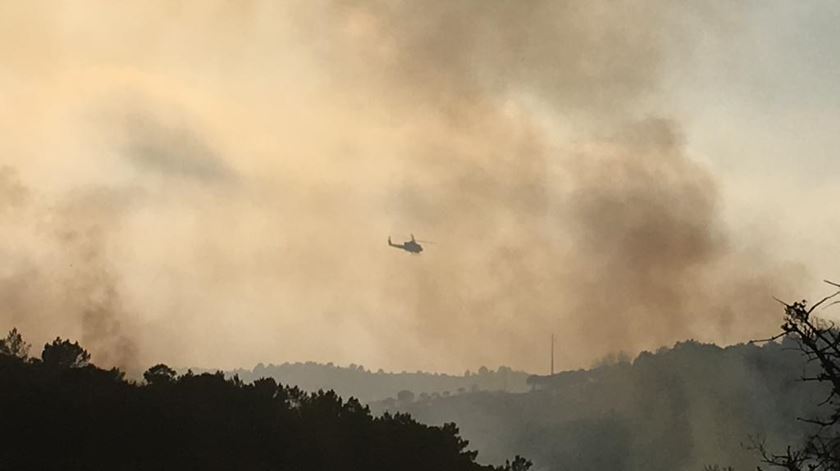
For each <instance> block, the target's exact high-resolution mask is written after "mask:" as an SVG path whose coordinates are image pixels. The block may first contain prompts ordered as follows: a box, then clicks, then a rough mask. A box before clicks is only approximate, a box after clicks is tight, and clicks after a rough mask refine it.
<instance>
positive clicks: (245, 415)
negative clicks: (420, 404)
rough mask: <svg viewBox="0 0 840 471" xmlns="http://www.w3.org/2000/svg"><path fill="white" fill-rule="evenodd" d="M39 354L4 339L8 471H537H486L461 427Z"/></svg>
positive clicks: (292, 390)
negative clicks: (129, 376) (132, 377)
mask: <svg viewBox="0 0 840 471" xmlns="http://www.w3.org/2000/svg"><path fill="white" fill-rule="evenodd" d="M27 350H28V349H27V348H26V345H25V343H24V342H22V340H21V337H20V336H19V335H18V334H17V332H16V331H12V332H11V333H10V334H9V336H8V337H7V338H6V339H0V421H1V422H0V424H2V426H0V471H26V470H39V471H42V470H62V471H66V470H104V469H107V470H150V469H159V470H199V469H200V470H260V471H265V470H300V471H307V470H311V471H323V470H331V471H332V470H335V471H340V470H407V471H410V470H416V471H421V470H423V471H426V470H432V469H433V470H451V471H480V470H484V471H491V470H495V471H505V470H506V471H524V470H526V469H527V468H528V465H527V462H526V461H525V460H523V459H516V460H514V461H513V462H512V463H510V464H506V465H505V466H503V467H499V468H494V467H489V466H482V465H479V464H477V463H476V461H475V458H476V453H475V452H474V451H469V449H468V448H467V442H466V441H465V440H463V439H462V438H461V437H460V436H459V434H458V429H457V427H456V426H455V425H454V424H447V425H444V426H441V427H433V426H427V425H423V424H420V423H418V422H416V421H414V420H413V419H412V418H411V417H409V416H407V415H401V414H395V415H390V414H386V415H383V416H380V417H374V416H372V415H371V413H370V411H369V409H368V408H367V407H366V406H364V405H362V404H360V403H359V402H358V401H357V400H355V399H348V400H343V399H342V398H340V397H339V396H337V395H336V394H335V393H333V392H318V393H313V394H310V393H306V392H303V391H301V390H300V389H299V388H297V387H291V386H284V385H278V384H277V383H276V382H275V381H274V380H273V379H262V380H258V381H255V382H253V383H244V382H242V381H239V380H236V379H225V377H224V376H223V375H222V374H221V373H218V374H209V373H208V374H198V375H196V374H192V373H188V374H185V375H181V376H178V375H176V372H175V371H174V370H172V369H170V368H168V367H166V366H165V365H157V366H154V367H152V368H150V369H149V370H148V371H146V373H145V374H144V382H143V383H134V382H128V381H126V380H124V378H123V374H122V373H121V372H120V371H119V370H116V369H113V370H103V369H100V368H97V367H96V366H94V365H92V364H90V363H89V361H90V355H89V354H88V353H87V352H86V351H85V350H84V349H83V348H82V347H80V346H79V345H78V344H77V343H70V342H69V341H66V340H61V339H56V340H55V341H54V342H53V343H51V344H47V345H45V347H44V350H43V353H42V354H41V358H40V359H38V358H36V359H30V358H28V357H27Z"/></svg>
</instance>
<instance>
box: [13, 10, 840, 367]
mask: <svg viewBox="0 0 840 471" xmlns="http://www.w3.org/2000/svg"><path fill="white" fill-rule="evenodd" d="M838 17H840V6H838V5H837V4H836V3H835V2H829V1H813V2H786V1H762V2H759V1H746V0H745V1H739V2H723V1H712V2H706V3H705V4H704V5H702V6H701V5H697V4H694V5H678V4H676V2H666V1H657V0H651V1H649V2H644V3H639V2H633V1H630V0H620V1H607V0H595V1H591V2H585V3H584V2H571V1H560V2H557V1H548V0H535V1H533V2H515V1H511V0H491V1H479V0H459V1H456V2H426V3H419V2H408V1H396V0H394V1H388V0H379V1H369V2H357V1H337V0H317V1H298V0H289V1H286V2H268V1H259V0H253V1H240V2H233V1H223V0H215V1H178V2H164V1H159V2H158V1H154V2H122V3H120V4H115V3H113V2H105V1H94V0H89V1H81V0H77V1H70V0H66V1H54V2H39V1H33V2H13V1H0V57H2V58H3V60H2V66H0V129H2V130H3V131H2V138H0V231H2V234H3V237H1V238H0V255H1V256H2V258H3V260H4V263H3V264H2V266H0V328H3V329H6V328H11V327H12V326H17V327H18V328H19V329H20V330H21V331H22V332H23V333H24V335H25V337H27V338H28V339H29V340H30V341H31V342H32V343H33V345H35V347H34V348H33V350H34V352H33V353H37V352H38V351H40V348H38V347H39V346H40V345H43V343H44V342H46V341H48V340H50V339H52V338H55V337H56V336H61V337H70V338H73V339H78V340H80V341H81V343H82V344H83V345H84V346H86V347H87V348H88V349H89V350H90V351H91V352H92V353H93V356H94V361H95V362H97V364H101V365H105V366H110V365H117V366H120V367H122V368H126V369H128V370H130V371H142V369H144V368H145V367H147V366H148V365H151V364H154V363H157V362H165V363H167V364H170V365H174V366H201V367H218V368H233V367H240V366H244V367H250V366H253V365H254V364H256V363H257V362H264V363H271V362H273V363H281V362H284V361H307V360H312V361H320V362H334V363H337V364H349V363H356V364H362V365H365V366H366V367H368V368H371V369H374V370H376V369H378V368H384V369H386V370H395V371H402V370H409V371H414V370H427V371H445V372H456V373H457V372H463V371H464V370H465V369H473V370H475V369H477V368H478V367H479V366H482V365H486V366H489V367H495V366H498V365H508V366H512V367H515V368H522V369H526V370H529V371H534V372H543V371H544V370H547V369H548V365H549V359H548V351H549V339H550V335H551V333H554V334H555V335H556V337H557V349H556V351H557V353H556V355H557V357H556V364H557V366H558V368H578V367H586V366H589V365H591V364H592V363H593V362H595V361H597V360H598V359H599V358H602V357H604V356H605V355H608V354H609V353H612V352H618V351H623V352H627V353H630V354H635V353H638V352H639V351H641V350H645V349H647V350H652V349H656V348H658V347H660V346H664V345H670V344H673V343H674V342H676V341H679V340H684V339H688V338H694V339H697V340H701V341H709V342H717V343H723V344H728V343H733V342H742V341H747V340H750V339H754V338H760V337H764V336H767V335H769V334H772V333H774V332H775V329H777V328H778V323H779V318H780V315H781V312H780V311H779V309H778V305H776V304H775V303H774V301H773V300H772V297H773V296H777V297H779V298H783V299H799V298H802V297H806V298H809V299H813V298H815V297H817V296H820V295H822V294H825V293H826V287H825V286H824V285H822V283H821V280H823V279H826V278H828V279H832V277H836V276H837V274H836V270H837V268H836V267H835V266H834V261H835V260H838V256H840V244H838V243H837V241H836V239H835V238H833V237H832V234H835V233H836V232H837V230H838V229H840V217H837V216H836V215H835V214H833V212H832V211H831V204H830V202H832V201H834V200H835V199H836V198H837V196H838V190H837V189H836V188H837V187H836V185H835V184H834V183H835V181H834V180H835V176H836V175H838V174H840V161H838V159H836V158H835V157H834V153H835V149H836V148H837V145H835V144H837V141H838V140H840V138H839V137H837V136H840V132H838V131H840V119H838V117H840V113H838V112H839V111H840V109H839V108H838V105H840V94H838V90H837V87H838V84H840V81H838V80H837V79H838V78H840V77H838V75H840V59H838V58H837V55H836V54H835V51H834V50H835V49H836V47H835V45H836V44H838V40H840V32H838V31H837V30H836V28H835V27H834V25H836V24H837V19H838ZM412 233H413V234H415V235H416V236H417V237H418V238H419V239H424V240H431V241H433V242H434V244H426V245H425V249H426V250H425V251H424V252H423V254H422V255H419V256H414V255H410V254H408V253H404V252H401V251H397V250H394V249H393V248H389V247H388V246H387V244H386V240H387V237H389V236H391V237H393V238H394V239H395V240H403V239H406V238H408V237H409V236H410V234H412ZM834 279H836V278H834ZM826 315H829V316H830V315H831V313H827V314H826Z"/></svg>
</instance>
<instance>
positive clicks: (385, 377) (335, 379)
mask: <svg viewBox="0 0 840 471" xmlns="http://www.w3.org/2000/svg"><path fill="white" fill-rule="evenodd" d="M192 371H194V372H214V371H215V370H213V371H211V370H202V369H198V368H193V369H192ZM225 375H226V376H227V377H233V376H234V375H235V376H238V377H239V378H240V379H241V380H243V381H246V382H250V381H254V380H257V379H260V378H273V379H274V380H276V381H278V382H280V383H283V384H294V385H296V386H298V387H300V388H301V389H303V390H304V391H318V390H321V389H322V390H325V391H326V390H333V391H335V392H336V393H338V394H339V395H341V396H344V397H355V398H357V399H359V400H360V401H361V402H362V403H369V402H372V401H381V400H385V399H388V398H392V399H397V397H398V396H401V397H405V396H406V395H407V394H408V392H410V393H411V394H412V395H415V396H417V397H418V398H419V397H421V396H422V397H423V398H424V399H425V398H427V397H428V398H432V397H447V396H450V395H456V394H463V393H465V392H475V391H507V392H524V391H527V390H528V388H529V386H528V385H527V383H526V381H527V379H528V376H529V374H528V373H525V372H524V371H515V370H512V369H510V368H508V367H505V366H501V367H499V368H498V369H496V370H489V369H487V368H485V367H481V368H479V369H478V371H476V372H470V371H467V372H465V373H464V374H463V375H447V374H439V373H426V372H421V371H418V372H414V373H410V372H405V371H404V372H401V373H388V372H384V371H382V370H379V371H377V372H373V371H370V370H367V369H365V368H364V367H363V366H359V365H350V366H347V367H341V366H335V365H333V364H332V363H328V364H321V363H313V362H306V363H283V364H281V365H268V366H266V365H263V364H259V365H257V366H256V367H254V369H252V370H247V369H237V370H233V371H228V372H226V373H225ZM401 392H402V395H401V394H400V393H401Z"/></svg>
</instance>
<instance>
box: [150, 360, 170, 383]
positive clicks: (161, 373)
mask: <svg viewBox="0 0 840 471" xmlns="http://www.w3.org/2000/svg"><path fill="white" fill-rule="evenodd" d="M177 375H178V373H176V372H175V370H173V369H172V368H170V367H168V366H166V365H164V364H163V363H159V364H157V365H155V366H153V367H151V368H149V369H148V370H146V372H145V373H143V379H145V380H146V382H147V383H149V384H170V383H172V382H174V381H175V378H176V376H177Z"/></svg>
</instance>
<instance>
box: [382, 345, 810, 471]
mask: <svg viewBox="0 0 840 471" xmlns="http://www.w3.org/2000/svg"><path fill="white" fill-rule="evenodd" d="M803 365H804V362H803V359H802V357H801V356H800V354H799V352H797V351H793V350H791V349H788V348H785V346H784V345H781V344H777V343H771V344H768V345H765V346H762V347H759V346H755V345H738V346H733V347H728V348H721V347H717V346H714V345H705V344H700V343H697V342H684V343H679V344H677V345H676V346H674V347H673V348H669V349H662V350H660V351H657V352H656V353H647V352H646V353H642V354H641V355H639V356H638V357H637V358H636V359H635V360H633V361H632V362H630V361H621V362H616V363H613V364H608V365H603V366H600V367H598V368H594V369H591V370H579V371H570V372H564V373H560V374H557V375H554V376H532V377H531V378H529V380H528V382H529V383H530V386H531V387H533V388H534V390H533V391H530V392H526V393H518V394H511V393H504V392H485V391H482V392H476V393H468V394H462V395H457V396H451V397H440V398H424V399H422V400H421V399H415V400H413V401H402V402H399V401H381V402H379V403H376V404H373V405H372V409H373V410H374V411H375V412H383V411H386V410H389V411H403V412H408V413H410V414H412V416H413V417H415V418H416V419H417V420H419V421H421V422H424V423H428V424H440V423H443V422H446V421H454V422H456V423H458V425H459V426H460V427H461V430H462V434H463V436H464V437H465V438H466V439H468V440H470V443H471V444H472V445H474V446H475V447H476V449H477V450H479V460H480V461H484V462H494V461H498V460H499V459H500V458H502V457H505V456H512V455H513V454H515V453H519V454H523V455H525V456H528V457H529V458H531V459H532V460H533V461H534V469H535V470H575V471H584V470H593V471H595V470H611V471H620V470H645V471H653V470H663V471H664V470H668V471H675V470H702V469H703V466H704V465H708V464H720V465H723V466H727V465H731V466H734V467H735V469H736V470H749V469H755V468H756V464H757V456H756V455H755V453H753V452H752V451H750V450H747V449H745V447H744V445H746V444H748V443H749V440H750V436H751V435H752V436H755V435H763V436H764V437H766V439H767V442H768V444H769V445H771V447H772V446H781V445H782V444H787V443H798V442H799V441H800V439H801V437H802V436H803V433H804V431H805V427H807V426H806V425H805V424H802V423H801V422H797V420H796V418H797V417H800V416H811V415H812V414H813V412H814V411H815V406H816V404H818V403H819V402H820V401H821V400H823V399H825V396H826V394H825V392H826V391H823V390H820V389H819V388H817V387H815V386H814V385H813V384H812V383H803V382H801V381H798V379H799V378H800V377H801V375H802V373H803Z"/></svg>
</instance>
